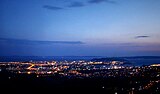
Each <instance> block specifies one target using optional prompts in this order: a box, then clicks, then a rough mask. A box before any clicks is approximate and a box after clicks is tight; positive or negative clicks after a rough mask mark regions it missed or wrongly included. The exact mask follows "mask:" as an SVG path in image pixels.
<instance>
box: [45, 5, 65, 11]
mask: <svg viewBox="0 0 160 94" xmlns="http://www.w3.org/2000/svg"><path fill="white" fill-rule="evenodd" d="M43 8H46V9H49V10H62V9H63V8H61V7H57V6H51V5H44V6H43Z"/></svg>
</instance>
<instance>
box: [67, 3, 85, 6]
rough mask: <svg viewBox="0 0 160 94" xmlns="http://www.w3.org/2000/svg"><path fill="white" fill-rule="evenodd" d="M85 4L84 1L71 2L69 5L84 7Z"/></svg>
mask: <svg viewBox="0 0 160 94" xmlns="http://www.w3.org/2000/svg"><path fill="white" fill-rule="evenodd" d="M83 6H85V5H84V4H83V3H82V2H71V4H70V5H69V6H68V7H83Z"/></svg>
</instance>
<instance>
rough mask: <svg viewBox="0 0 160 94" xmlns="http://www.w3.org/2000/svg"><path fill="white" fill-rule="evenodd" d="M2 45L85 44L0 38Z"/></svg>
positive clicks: (79, 42)
mask: <svg viewBox="0 0 160 94" xmlns="http://www.w3.org/2000/svg"><path fill="white" fill-rule="evenodd" d="M0 43H9V44H20V45H21V44H27V45H34V44H47V45H50V44H84V43H83V42H81V41H37V40H25V39H10V38H0Z"/></svg>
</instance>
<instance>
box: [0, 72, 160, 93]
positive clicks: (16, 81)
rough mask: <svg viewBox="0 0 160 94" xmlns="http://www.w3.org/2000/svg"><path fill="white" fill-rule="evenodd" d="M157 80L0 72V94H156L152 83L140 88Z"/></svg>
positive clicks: (150, 78)
mask: <svg viewBox="0 0 160 94" xmlns="http://www.w3.org/2000/svg"><path fill="white" fill-rule="evenodd" d="M158 79H159V78H158ZM158 79H157V78H152V77H150V76H149V75H148V76H146V77H142V76H139V77H134V78H133V77H111V78H103V77H97V78H68V77H61V76H60V75H54V76H49V75H46V76H44V75H43V76H39V77H37V76H36V75H35V74H14V73H10V72H7V71H1V72H0V94H7V93H10V94H23V93H28V94H33V93H36V94H38V93H43V94H56V93H67V94H77V93H81V94H82V93H83V94H86V93H89V94H90V93H96V94H159V92H160V90H159V88H160V84H159V83H152V84H151V86H150V87H149V88H146V89H143V88H144V87H146V86H145V85H147V84H149V83H150V81H151V80H158Z"/></svg>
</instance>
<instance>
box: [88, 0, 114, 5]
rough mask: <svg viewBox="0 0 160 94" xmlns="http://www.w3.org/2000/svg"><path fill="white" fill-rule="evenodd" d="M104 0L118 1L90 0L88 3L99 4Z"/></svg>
mask: <svg viewBox="0 0 160 94" xmlns="http://www.w3.org/2000/svg"><path fill="white" fill-rule="evenodd" d="M102 2H108V3H116V2H115V1H110V0H89V1H88V3H91V4H98V3H102Z"/></svg>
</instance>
